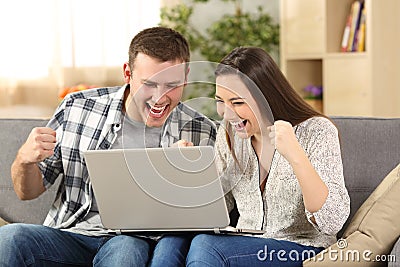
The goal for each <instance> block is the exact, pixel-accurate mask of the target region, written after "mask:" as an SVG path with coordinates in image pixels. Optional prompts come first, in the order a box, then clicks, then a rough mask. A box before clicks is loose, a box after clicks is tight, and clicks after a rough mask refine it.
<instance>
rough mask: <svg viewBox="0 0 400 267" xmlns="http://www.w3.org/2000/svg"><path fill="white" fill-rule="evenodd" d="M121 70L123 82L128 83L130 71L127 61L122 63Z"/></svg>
mask: <svg viewBox="0 0 400 267" xmlns="http://www.w3.org/2000/svg"><path fill="white" fill-rule="evenodd" d="M123 71H124V82H125V83H129V82H130V80H131V74H132V72H131V68H130V67H129V63H128V62H125V63H124V70H123Z"/></svg>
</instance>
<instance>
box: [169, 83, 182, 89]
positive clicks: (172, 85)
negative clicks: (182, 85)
mask: <svg viewBox="0 0 400 267" xmlns="http://www.w3.org/2000/svg"><path fill="white" fill-rule="evenodd" d="M178 86H179V84H167V88H168V89H173V88H176V87H178Z"/></svg>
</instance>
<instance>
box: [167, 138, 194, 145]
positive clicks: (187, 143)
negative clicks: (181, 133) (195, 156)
mask: <svg viewBox="0 0 400 267" xmlns="http://www.w3.org/2000/svg"><path fill="white" fill-rule="evenodd" d="M185 146H193V143H192V142H188V141H186V140H185V139H181V140H179V141H178V142H176V143H173V144H172V145H171V147H185Z"/></svg>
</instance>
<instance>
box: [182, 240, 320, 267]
mask: <svg viewBox="0 0 400 267" xmlns="http://www.w3.org/2000/svg"><path fill="white" fill-rule="evenodd" d="M322 250H323V248H316V247H310V246H303V245H300V244H297V243H294V242H290V241H283V240H276V239H271V238H259V237H251V236H239V235H206V234H200V235H197V236H195V237H194V238H193V240H192V244H191V246H190V250H189V253H188V255H187V259H186V264H187V266H189V267H194V266H202V267H205V266H210V267H219V266H231V267H233V266H263V267H265V266H274V267H276V266H302V262H303V260H306V259H307V258H309V257H310V256H311V257H312V256H314V255H317V254H318V253H319V252H320V251H322Z"/></svg>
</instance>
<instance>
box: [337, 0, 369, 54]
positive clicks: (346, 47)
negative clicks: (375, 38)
mask: <svg viewBox="0 0 400 267" xmlns="http://www.w3.org/2000/svg"><path fill="white" fill-rule="evenodd" d="M363 10H364V28H363V30H364V32H363V33H361V32H360V25H361V17H362V14H363ZM362 34H364V35H362ZM364 37H365V8H364V0H356V1H354V2H353V3H352V4H351V8H350V13H349V15H348V16H347V19H346V25H345V28H344V31H343V37H342V43H341V49H340V50H341V51H342V52H354V51H358V49H359V46H360V45H361V44H360V41H362V42H365V39H363V40H360V38H364ZM361 46H362V45H361Z"/></svg>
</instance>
